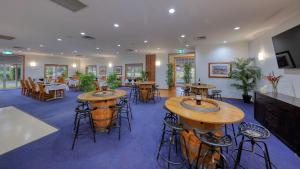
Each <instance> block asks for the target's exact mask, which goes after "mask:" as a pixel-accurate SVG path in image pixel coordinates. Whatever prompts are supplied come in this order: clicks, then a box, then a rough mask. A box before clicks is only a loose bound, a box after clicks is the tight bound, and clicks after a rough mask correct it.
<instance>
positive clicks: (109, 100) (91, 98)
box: [77, 90, 126, 131]
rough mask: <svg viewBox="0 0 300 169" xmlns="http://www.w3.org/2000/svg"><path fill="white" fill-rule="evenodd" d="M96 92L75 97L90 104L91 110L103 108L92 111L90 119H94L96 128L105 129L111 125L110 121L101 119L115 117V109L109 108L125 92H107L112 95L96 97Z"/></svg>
mask: <svg viewBox="0 0 300 169" xmlns="http://www.w3.org/2000/svg"><path fill="white" fill-rule="evenodd" d="M97 92H99V91H93V92H88V93H83V94H80V95H79V96H77V99H78V100H81V101H88V102H90V104H91V106H92V108H95V107H104V108H101V109H97V110H94V111H93V112H92V118H93V119H95V122H94V125H95V127H96V128H100V129H101V128H102V129H105V128H106V127H107V126H108V125H109V124H110V123H111V121H110V120H103V119H111V118H112V117H114V116H115V113H116V111H115V109H113V108H111V106H114V105H116V104H117V99H118V98H120V97H123V96H125V95H126V91H125V90H112V91H108V92H112V95H108V96H100V95H96V94H95V93H97ZM97 120H100V121H97ZM101 120H103V121H101ZM100 131H101V130H100Z"/></svg>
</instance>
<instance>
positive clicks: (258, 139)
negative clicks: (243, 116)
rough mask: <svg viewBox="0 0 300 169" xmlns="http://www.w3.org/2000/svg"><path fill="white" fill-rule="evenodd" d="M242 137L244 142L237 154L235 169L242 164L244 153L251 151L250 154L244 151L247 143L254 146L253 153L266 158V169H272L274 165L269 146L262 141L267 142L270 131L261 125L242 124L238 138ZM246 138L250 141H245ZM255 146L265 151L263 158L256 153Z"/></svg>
mask: <svg viewBox="0 0 300 169" xmlns="http://www.w3.org/2000/svg"><path fill="white" fill-rule="evenodd" d="M240 135H241V136H242V140H241V142H240V145H239V148H238V153H237V157H236V160H235V164H234V169H236V168H237V166H238V165H239V164H240V160H241V156H242V151H249V152H250V150H246V149H243V145H244V143H246V142H250V143H251V146H252V151H251V152H253V153H254V154H256V155H259V156H260V157H263V158H264V160H265V165H266V168H267V169H272V163H271V160H270V156H269V151H268V147H267V144H266V143H265V142H264V141H262V140H265V139H267V138H269V137H270V135H271V134H270V132H269V130H268V129H266V128H265V127H263V126H261V125H257V124H253V123H246V122H242V123H241V124H240V125H239V134H238V136H240ZM245 137H247V138H248V139H247V140H245ZM259 143H261V144H262V145H263V146H264V148H263V147H262V146H261V144H259ZM255 146H257V147H259V148H260V149H261V150H262V151H263V156H262V155H260V154H257V153H255V152H254V147H255Z"/></svg>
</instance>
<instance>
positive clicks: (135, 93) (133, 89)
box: [129, 84, 140, 104]
mask: <svg viewBox="0 0 300 169" xmlns="http://www.w3.org/2000/svg"><path fill="white" fill-rule="evenodd" d="M139 94H140V92H139V87H138V86H137V85H136V84H134V85H132V87H131V90H130V94H129V99H131V98H132V97H133V98H132V102H133V103H134V102H135V103H136V104H137V103H138V100H139Z"/></svg>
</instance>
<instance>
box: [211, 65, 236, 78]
mask: <svg viewBox="0 0 300 169" xmlns="http://www.w3.org/2000/svg"><path fill="white" fill-rule="evenodd" d="M230 72H231V62H215V63H208V77H209V78H229V73H230Z"/></svg>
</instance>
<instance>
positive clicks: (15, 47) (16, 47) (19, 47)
mask: <svg viewBox="0 0 300 169" xmlns="http://www.w3.org/2000/svg"><path fill="white" fill-rule="evenodd" d="M13 48H14V49H25V48H24V47H22V46H13Z"/></svg>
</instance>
